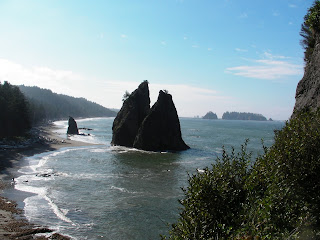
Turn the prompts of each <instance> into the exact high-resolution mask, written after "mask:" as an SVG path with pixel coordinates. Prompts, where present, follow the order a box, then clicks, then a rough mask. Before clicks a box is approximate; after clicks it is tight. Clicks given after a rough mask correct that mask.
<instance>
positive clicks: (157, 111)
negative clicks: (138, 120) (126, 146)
mask: <svg viewBox="0 0 320 240" xmlns="http://www.w3.org/2000/svg"><path fill="white" fill-rule="evenodd" d="M133 146H134V147H135V148H138V149H142V150H147V151H165V150H171V151H181V150H187V149H189V148H190V147H189V146H187V145H186V144H185V142H184V141H183V140H182V137H181V129H180V121H179V118H178V114H177V110H176V108H175V106H174V103H173V101H172V96H171V95H170V94H168V93H165V92H163V91H160V92H159V96H158V100H157V102H156V103H155V104H154V105H153V107H152V108H151V110H150V112H149V114H148V115H147V116H146V118H145V119H144V120H143V122H142V125H141V127H140V128H139V131H138V134H137V136H136V139H135V141H134V144H133Z"/></svg>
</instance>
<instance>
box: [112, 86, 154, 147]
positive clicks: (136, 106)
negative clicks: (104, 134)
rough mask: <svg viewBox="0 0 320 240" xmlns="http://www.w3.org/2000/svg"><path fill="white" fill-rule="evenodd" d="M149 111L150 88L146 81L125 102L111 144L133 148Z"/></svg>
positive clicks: (114, 125) (115, 125) (114, 128)
mask: <svg viewBox="0 0 320 240" xmlns="http://www.w3.org/2000/svg"><path fill="white" fill-rule="evenodd" d="M149 110H150V98H149V87H148V82H146V81H145V82H143V83H141V84H140V85H139V87H138V88H137V89H136V90H135V91H134V92H133V93H131V94H130V96H129V97H128V98H127V99H126V100H125V101H124V103H123V105H122V108H121V109H120V111H119V112H118V114H117V116H116V118H115V119H114V121H113V126H112V131H113V134H112V142H111V144H112V145H120V146H125V147H132V146H133V142H134V140H135V138H136V135H137V133H138V130H139V127H140V125H141V123H142V121H143V119H144V118H145V117H146V115H147V113H148V111H149Z"/></svg>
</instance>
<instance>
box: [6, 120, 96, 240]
mask: <svg viewBox="0 0 320 240" xmlns="http://www.w3.org/2000/svg"><path fill="white" fill-rule="evenodd" d="M56 130H57V128H56V127H55V126H54V125H53V124H47V125H43V126H40V127H37V128H34V129H32V131H31V136H32V137H31V139H29V140H23V141H21V142H19V143H12V142H11V143H10V142H9V143H7V142H6V143H4V142H1V143H0V190H1V193H3V189H5V188H8V187H12V184H13V182H12V177H13V175H14V174H13V173H14V172H16V171H17V170H18V169H19V166H21V164H22V162H23V158H25V157H29V156H33V155H35V154H40V153H43V152H49V151H55V150H59V149H60V148H65V147H80V146H88V145H91V144H90V143H84V142H78V141H73V140H70V139H66V138H61V137H59V136H58V134H57V133H56ZM39 233H44V234H45V236H41V235H40V236H39ZM0 239H3V240H6V239H61V240H62V239H70V238H69V237H65V236H61V235H60V234H57V233H52V230H50V229H48V228H46V227H45V226H36V225H34V224H31V223H29V222H27V221H26V220H25V219H24V217H23V210H22V209H19V208H18V207H17V204H16V203H15V202H14V201H11V200H9V199H7V198H5V197H3V196H2V194H1V196H0Z"/></svg>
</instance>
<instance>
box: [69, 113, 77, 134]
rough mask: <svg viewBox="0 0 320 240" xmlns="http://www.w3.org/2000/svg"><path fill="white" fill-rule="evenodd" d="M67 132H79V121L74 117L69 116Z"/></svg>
mask: <svg viewBox="0 0 320 240" xmlns="http://www.w3.org/2000/svg"><path fill="white" fill-rule="evenodd" d="M67 134H79V130H78V126H77V123H76V121H75V120H74V119H73V117H69V121H68V130H67Z"/></svg>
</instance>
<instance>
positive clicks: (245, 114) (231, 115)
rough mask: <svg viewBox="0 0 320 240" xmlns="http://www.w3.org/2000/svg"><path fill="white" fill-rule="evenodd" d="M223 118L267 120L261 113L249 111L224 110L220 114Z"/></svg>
mask: <svg viewBox="0 0 320 240" xmlns="http://www.w3.org/2000/svg"><path fill="white" fill-rule="evenodd" d="M222 119H224V120H254V121H267V118H266V117H265V116H263V115H262V114H257V113H249V112H225V113H224V114H223V115H222Z"/></svg>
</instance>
